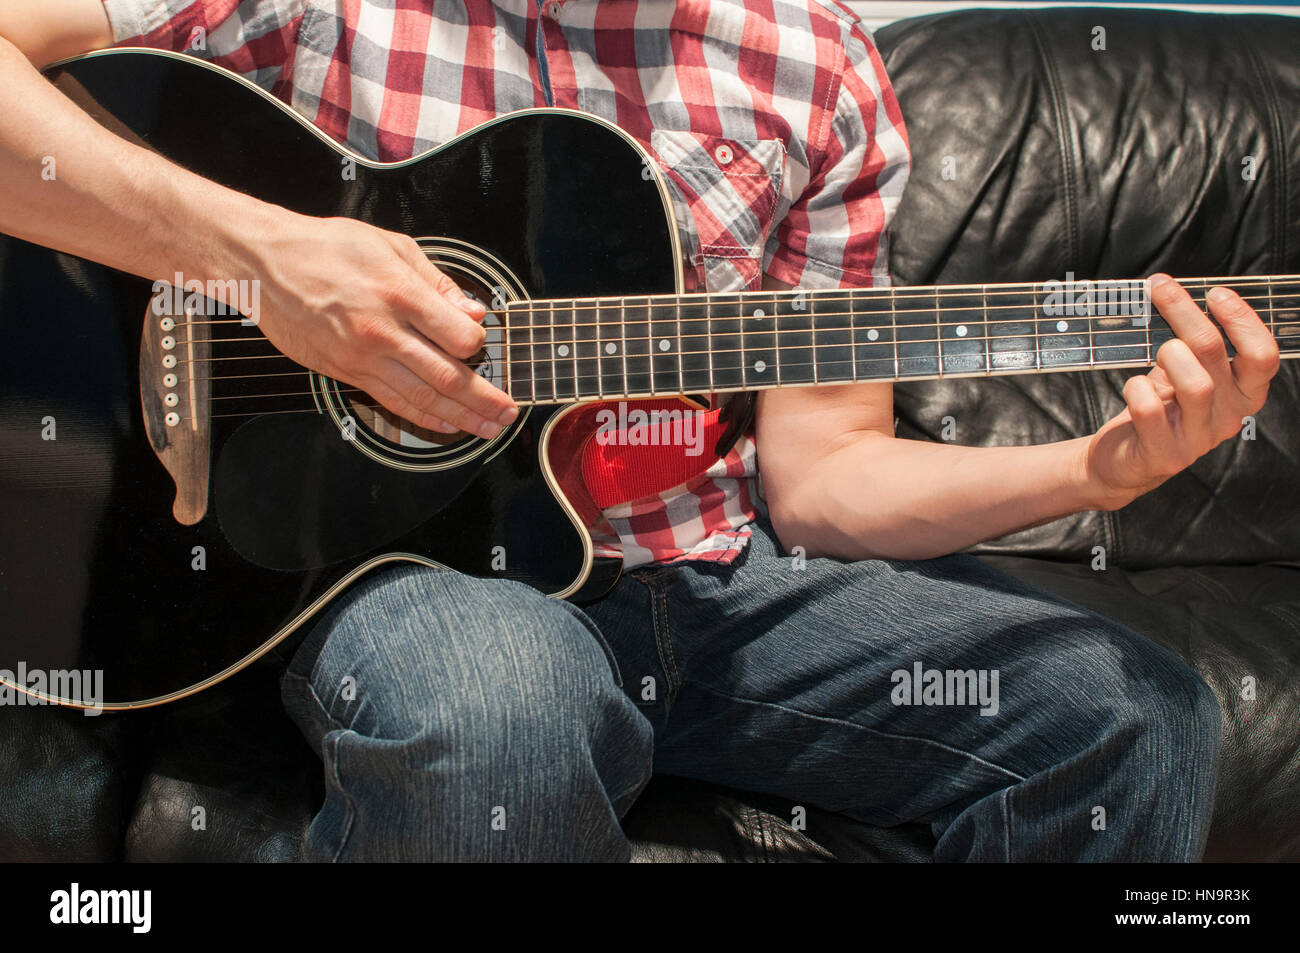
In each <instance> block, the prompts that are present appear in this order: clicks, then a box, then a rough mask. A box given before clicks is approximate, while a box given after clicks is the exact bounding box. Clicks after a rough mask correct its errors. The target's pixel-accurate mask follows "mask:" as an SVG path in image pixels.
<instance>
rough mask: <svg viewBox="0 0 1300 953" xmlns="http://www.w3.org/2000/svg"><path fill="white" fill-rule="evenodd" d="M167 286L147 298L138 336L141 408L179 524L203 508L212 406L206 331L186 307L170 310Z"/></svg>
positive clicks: (185, 523)
mask: <svg viewBox="0 0 1300 953" xmlns="http://www.w3.org/2000/svg"><path fill="white" fill-rule="evenodd" d="M172 300H173V296H172V294H171V289H169V288H166V289H163V290H162V291H160V292H158V293H156V294H155V295H154V297H153V298H152V299H151V300H150V302H149V308H148V309H147V310H146V312H145V317H144V333H143V334H142V335H141V336H140V410H141V412H142V413H143V415H144V427H145V432H146V433H147V434H148V437H149V445H150V446H151V447H153V452H154V454H155V455H156V456H157V457H158V462H159V463H161V464H162V465H163V467H164V468H165V469H166V470H167V472H168V473H169V474H171V478H172V480H173V481H174V482H175V483H176V499H175V501H174V502H173V503H172V516H174V517H175V518H176V522H178V523H180V524H181V525H183V526H192V525H194V524H195V523H197V522H199V520H201V519H203V516H204V514H205V513H206V512H207V509H208V479H209V462H210V461H209V455H210V452H211V415H212V412H211V407H210V404H209V400H208V395H209V387H210V381H209V377H210V374H209V371H208V351H209V347H210V344H209V340H208V339H209V338H210V337H211V335H210V334H207V333H205V328H204V325H203V324H201V323H199V320H200V317H201V316H200V315H198V314H195V313H194V312H193V311H191V310H190V309H188V308H186V309H183V310H182V311H181V313H180V314H173V313H171V312H172V310H173V308H172V304H171V302H172Z"/></svg>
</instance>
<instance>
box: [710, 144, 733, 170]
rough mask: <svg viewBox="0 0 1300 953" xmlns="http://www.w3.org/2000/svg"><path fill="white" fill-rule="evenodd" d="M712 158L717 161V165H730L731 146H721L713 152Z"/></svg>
mask: <svg viewBox="0 0 1300 953" xmlns="http://www.w3.org/2000/svg"><path fill="white" fill-rule="evenodd" d="M713 158H715V159H717V160H718V165H731V160H732V155H731V146H729V145H726V144H725V143H724V144H723V145H720V146H718V148H716V149H714V150H713Z"/></svg>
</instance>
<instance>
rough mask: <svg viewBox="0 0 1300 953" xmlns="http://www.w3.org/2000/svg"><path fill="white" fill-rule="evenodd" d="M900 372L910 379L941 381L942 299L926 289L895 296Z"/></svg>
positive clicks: (902, 375) (913, 289) (902, 291)
mask: <svg viewBox="0 0 1300 953" xmlns="http://www.w3.org/2000/svg"><path fill="white" fill-rule="evenodd" d="M894 316H895V319H896V323H897V329H896V331H895V337H896V339H897V341H898V372H899V375H900V376H901V377H903V378H907V377H937V376H939V374H940V365H939V357H940V353H939V324H938V298H937V295H936V293H935V292H934V291H933V290H930V289H925V288H906V289H899V293H898V294H896V295H895V296H894Z"/></svg>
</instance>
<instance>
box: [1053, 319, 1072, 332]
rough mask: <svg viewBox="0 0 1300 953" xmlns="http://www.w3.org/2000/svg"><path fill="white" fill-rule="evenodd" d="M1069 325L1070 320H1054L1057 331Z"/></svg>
mask: <svg viewBox="0 0 1300 953" xmlns="http://www.w3.org/2000/svg"><path fill="white" fill-rule="evenodd" d="M1069 326H1070V322H1069V321H1057V322H1056V330H1058V331H1064V330H1066V329H1067V328H1069Z"/></svg>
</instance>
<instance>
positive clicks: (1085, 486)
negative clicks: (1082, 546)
mask: <svg viewBox="0 0 1300 953" xmlns="http://www.w3.org/2000/svg"><path fill="white" fill-rule="evenodd" d="M1066 445H1067V446H1068V447H1069V458H1070V464H1069V465H1070V468H1071V473H1072V476H1071V478H1070V479H1071V483H1072V485H1073V486H1074V489H1075V493H1076V498H1077V500H1078V504H1079V505H1078V509H1079V510H1080V511H1083V510H1106V511H1109V510H1118V509H1120V508H1121V507H1124V506H1127V505H1128V504H1129V503H1131V502H1133V499H1134V497H1135V496H1136V494H1134V493H1133V492H1131V491H1129V490H1126V489H1123V488H1116V487H1113V486H1111V485H1109V484H1108V483H1107V482H1106V481H1105V480H1104V479H1102V477H1101V476H1099V475H1098V473H1097V468H1096V466H1095V465H1094V464H1095V461H1094V459H1093V445H1094V444H1093V437H1092V436H1088V437H1076V438H1075V439H1073V440H1067V441H1066Z"/></svg>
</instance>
